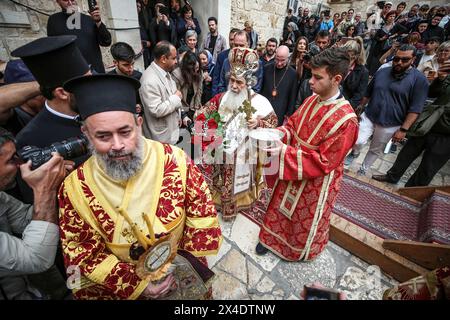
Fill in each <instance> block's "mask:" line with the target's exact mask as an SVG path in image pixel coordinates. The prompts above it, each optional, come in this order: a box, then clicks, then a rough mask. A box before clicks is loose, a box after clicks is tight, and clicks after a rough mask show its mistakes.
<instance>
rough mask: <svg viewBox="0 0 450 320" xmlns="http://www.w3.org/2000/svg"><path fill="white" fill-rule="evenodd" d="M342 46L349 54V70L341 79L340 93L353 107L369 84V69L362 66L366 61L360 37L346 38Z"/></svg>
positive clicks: (359, 100)
mask: <svg viewBox="0 0 450 320" xmlns="http://www.w3.org/2000/svg"><path fill="white" fill-rule="evenodd" d="M343 48H346V49H347V52H348V54H349V56H350V71H349V73H348V74H347V76H346V77H345V79H344V81H342V84H341V85H342V90H343V91H342V94H343V95H344V97H345V98H346V99H347V100H348V102H350V104H351V105H352V107H353V109H356V107H357V106H358V105H359V103H360V102H361V99H362V98H363V97H364V94H365V92H366V89H367V85H368V84H369V71H368V70H367V68H366V67H365V66H364V65H365V63H366V59H365V56H366V54H365V52H364V44H363V39H362V38H361V37H355V38H354V39H351V40H348V41H347V42H346V43H345V45H343Z"/></svg>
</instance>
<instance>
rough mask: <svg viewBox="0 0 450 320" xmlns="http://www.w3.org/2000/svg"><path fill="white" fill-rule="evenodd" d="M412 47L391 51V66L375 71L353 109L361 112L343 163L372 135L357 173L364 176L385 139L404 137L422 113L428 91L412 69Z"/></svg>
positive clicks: (407, 46)
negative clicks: (352, 146) (357, 131)
mask: <svg viewBox="0 0 450 320" xmlns="http://www.w3.org/2000/svg"><path fill="white" fill-rule="evenodd" d="M415 57H416V48H415V47H414V46H411V45H407V44H405V45H402V46H401V47H400V48H399V49H398V50H397V52H396V53H395V56H394V59H393V61H392V67H388V68H384V69H381V70H379V71H378V72H377V73H376V74H375V76H374V78H373V79H372V81H371V82H370V83H369V86H368V87H367V91H366V95H365V97H364V98H363V99H362V100H361V103H360V105H359V106H358V108H357V113H358V114H361V112H362V111H363V108H364V106H365V105H366V104H367V102H368V104H367V107H366V108H365V110H364V112H362V114H361V120H360V127H359V133H358V141H357V142H356V144H355V147H354V148H353V151H352V153H351V154H350V155H349V156H348V157H347V159H346V161H345V164H346V165H350V164H351V163H352V161H353V159H355V158H357V157H358V156H359V153H360V151H361V149H362V148H363V146H364V145H365V144H366V143H367V141H368V140H369V138H370V136H372V135H373V138H372V141H371V143H370V148H369V151H368V153H367V154H366V157H365V159H364V162H363V163H362V165H361V167H360V169H359V170H358V174H360V175H365V174H366V171H367V170H368V169H369V168H370V167H371V166H372V164H373V163H374V162H375V160H377V158H378V157H379V156H382V154H383V150H384V149H385V147H386V144H387V143H388V142H389V140H391V139H392V142H394V143H397V142H401V141H403V140H405V136H406V132H407V131H408V129H409V128H410V127H411V125H412V124H413V123H414V122H415V121H416V119H417V117H418V116H419V114H420V113H421V112H422V109H423V106H424V104H425V100H426V98H427V93H428V81H427V79H426V77H425V76H424V75H423V74H422V73H421V72H419V71H418V70H417V69H415V68H413V63H414V60H415Z"/></svg>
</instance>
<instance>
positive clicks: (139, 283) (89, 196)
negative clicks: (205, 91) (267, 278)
mask: <svg viewBox="0 0 450 320" xmlns="http://www.w3.org/2000/svg"><path fill="white" fill-rule="evenodd" d="M144 145H145V148H144V150H145V151H144V160H143V168H142V169H141V170H140V171H139V172H138V173H137V174H136V175H135V176H134V177H132V178H131V179H129V181H128V182H120V181H115V180H112V179H111V178H109V176H107V174H106V173H105V172H104V171H103V169H102V168H101V166H100V165H99V164H98V162H97V160H96V159H95V157H91V158H89V159H88V160H87V161H86V162H85V163H84V164H83V165H82V166H80V167H79V168H78V169H77V170H76V171H74V172H72V173H71V174H70V175H69V176H68V177H67V178H66V179H65V181H64V183H63V185H62V186H61V189H60V192H59V207H60V229H61V241H62V247H63V254H64V260H65V264H66V268H68V267H69V266H72V269H73V267H75V268H76V269H78V271H79V273H80V274H81V281H80V286H79V287H78V288H75V289H74V290H73V294H74V296H75V298H77V299H136V298H138V297H139V296H140V295H141V293H142V291H143V290H144V289H145V288H146V286H147V285H148V283H149V281H148V280H142V279H140V278H139V277H138V276H137V274H136V263H137V261H135V260H132V259H131V257H130V247H131V245H132V244H133V243H136V242H137V239H136V237H135V235H134V234H133V232H131V228H130V226H129V225H128V223H127V221H126V220H125V219H124V216H123V212H120V211H119V210H118V208H119V207H121V208H122V209H124V210H126V211H127V215H128V216H129V217H130V219H131V220H132V221H133V222H134V223H135V224H137V226H138V227H139V229H140V230H141V231H142V232H143V234H144V235H145V236H149V232H148V228H147V225H146V223H145V221H144V219H143V216H142V214H143V213H145V214H146V215H147V216H148V217H149V218H150V221H151V222H152V226H153V231H154V233H155V234H156V235H158V234H164V233H171V234H173V235H174V236H175V237H176V239H178V244H179V248H180V249H184V250H187V251H189V252H190V253H192V254H193V255H195V256H197V257H203V256H205V255H211V254H216V253H217V252H218V249H219V247H220V244H221V241H222V236H221V230H220V226H219V222H218V218H217V213H216V209H215V207H214V204H213V202H212V199H211V194H210V192H209V189H208V186H207V184H206V182H205V181H204V178H203V176H202V174H201V172H200V171H199V170H198V168H197V167H196V166H195V165H194V164H193V163H191V162H190V160H189V159H187V157H186V155H185V154H184V152H183V151H182V150H181V149H179V148H176V147H173V146H170V145H166V144H161V143H159V142H155V141H152V140H146V139H144Z"/></svg>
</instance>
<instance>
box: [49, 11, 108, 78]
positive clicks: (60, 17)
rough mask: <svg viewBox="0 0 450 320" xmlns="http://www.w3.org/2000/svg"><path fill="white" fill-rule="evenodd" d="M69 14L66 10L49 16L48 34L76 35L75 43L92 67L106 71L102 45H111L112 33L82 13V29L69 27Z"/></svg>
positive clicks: (102, 71)
mask: <svg viewBox="0 0 450 320" xmlns="http://www.w3.org/2000/svg"><path fill="white" fill-rule="evenodd" d="M68 17H69V16H68V15H67V14H66V13H65V12H58V13H55V14H53V15H51V16H50V18H48V23H47V35H48V36H61V35H75V36H77V39H76V40H75V43H76V45H77V47H78V49H80V51H81V53H82V54H83V56H84V58H85V59H86V61H87V63H88V64H90V65H91V66H92V68H93V69H94V70H95V71H97V72H99V73H105V67H104V65H103V61H102V53H101V51H100V47H99V46H102V47H108V46H110V45H111V33H110V32H109V31H108V29H106V26H105V25H104V24H103V23H101V24H100V26H99V27H97V26H96V24H95V22H94V20H92V18H91V17H90V16H87V15H85V14H81V29H77V28H75V29H69V28H68V27H67V18H68Z"/></svg>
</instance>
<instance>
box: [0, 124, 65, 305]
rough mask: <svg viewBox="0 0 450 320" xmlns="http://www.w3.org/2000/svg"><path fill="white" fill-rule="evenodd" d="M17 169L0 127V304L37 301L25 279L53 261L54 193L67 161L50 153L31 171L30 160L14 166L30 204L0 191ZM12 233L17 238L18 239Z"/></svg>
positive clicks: (55, 232)
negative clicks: (29, 194) (27, 188)
mask: <svg viewBox="0 0 450 320" xmlns="http://www.w3.org/2000/svg"><path fill="white" fill-rule="evenodd" d="M17 167H18V164H17V156H16V147H15V141H14V137H13V136H12V134H11V133H10V132H8V131H6V130H5V129H3V128H1V127H0V256H1V257H2V259H1V260H0V300H15V299H42V298H43V295H42V294H41V293H40V292H39V291H38V290H37V289H36V288H33V287H32V286H31V285H30V284H29V281H28V279H27V277H26V275H28V274H33V273H39V272H43V271H45V270H47V269H49V268H50V267H51V266H52V265H53V263H54V259H55V253H56V249H57V245H58V240H59V232H58V214H57V210H56V195H57V191H58V188H59V185H60V184H61V182H62V180H63V179H64V177H65V175H66V169H68V170H72V169H73V163H72V162H65V161H64V160H63V158H62V157H60V156H59V155H57V154H53V156H52V158H51V159H50V161H48V162H47V163H45V164H44V165H42V166H41V167H39V168H38V169H36V170H31V168H30V167H31V163H30V162H28V163H25V164H22V165H20V171H21V173H22V177H23V179H24V180H25V182H26V183H27V184H28V185H29V186H30V187H31V188H32V189H33V192H34V206H31V205H26V204H24V203H22V202H20V201H18V200H16V199H15V198H13V197H11V196H9V195H7V194H6V193H4V192H3V191H2V190H6V189H8V188H10V187H11V186H12V185H13V184H14V182H15V180H14V179H15V175H16V173H17ZM13 234H22V239H21V238H19V237H16V236H14V235H13Z"/></svg>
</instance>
